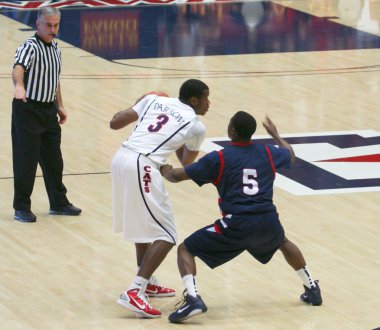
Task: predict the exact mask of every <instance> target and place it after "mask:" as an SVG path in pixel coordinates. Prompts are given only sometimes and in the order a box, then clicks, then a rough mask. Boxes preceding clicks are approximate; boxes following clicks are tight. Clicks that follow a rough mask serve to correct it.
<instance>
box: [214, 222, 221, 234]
mask: <svg viewBox="0 0 380 330" xmlns="http://www.w3.org/2000/svg"><path fill="white" fill-rule="evenodd" d="M214 229H215V232H216V233H217V234H219V235H222V231H221V230H220V229H219V227H218V225H217V224H216V222H215V223H214Z"/></svg>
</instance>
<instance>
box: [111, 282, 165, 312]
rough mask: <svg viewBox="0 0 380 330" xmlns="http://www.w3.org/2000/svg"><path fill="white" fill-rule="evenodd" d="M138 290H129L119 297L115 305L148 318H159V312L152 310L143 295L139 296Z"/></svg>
mask: <svg viewBox="0 0 380 330" xmlns="http://www.w3.org/2000/svg"><path fill="white" fill-rule="evenodd" d="M139 291H140V289H131V290H128V291H125V292H124V293H122V294H121V295H120V298H119V299H118V300H117V303H118V304H119V305H121V306H123V307H126V308H128V309H129V310H131V311H133V312H135V313H137V314H140V315H142V316H144V317H148V318H158V317H161V312H160V311H159V310H157V309H154V308H152V307H151V306H150V305H149V303H148V301H147V300H146V296H145V295H139Z"/></svg>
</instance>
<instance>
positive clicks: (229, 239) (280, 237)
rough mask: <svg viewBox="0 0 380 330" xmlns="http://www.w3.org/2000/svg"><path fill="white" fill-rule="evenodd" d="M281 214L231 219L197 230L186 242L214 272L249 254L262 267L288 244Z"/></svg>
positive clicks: (224, 219)
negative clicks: (284, 243)
mask: <svg viewBox="0 0 380 330" xmlns="http://www.w3.org/2000/svg"><path fill="white" fill-rule="evenodd" d="M284 238H285V234H284V229H283V227H282V225H281V223H280V220H279V218H278V213H277V212H276V211H274V212H267V213H259V214H249V215H246V214H245V215H238V216H237V215H233V216H231V215H227V216H225V217H223V218H222V219H218V220H216V221H215V223H214V224H212V225H209V226H206V227H204V228H202V229H199V230H197V231H196V232H194V233H193V234H191V235H190V236H189V237H187V238H186V239H185V241H184V244H185V246H186V248H187V250H188V251H189V252H190V253H191V254H192V255H193V256H195V257H198V258H199V259H201V260H202V261H203V262H205V263H206V264H207V265H208V266H209V267H210V268H215V267H218V266H220V265H222V264H224V263H226V262H227V261H230V260H232V259H233V258H235V257H237V256H238V255H239V254H240V253H242V252H244V251H248V252H249V253H250V254H251V255H252V256H253V257H255V258H256V259H257V260H258V261H259V262H261V263H262V264H266V263H268V262H269V260H271V259H272V257H273V255H274V254H275V252H276V251H277V250H278V248H279V247H280V245H281V244H282V242H283V241H284Z"/></svg>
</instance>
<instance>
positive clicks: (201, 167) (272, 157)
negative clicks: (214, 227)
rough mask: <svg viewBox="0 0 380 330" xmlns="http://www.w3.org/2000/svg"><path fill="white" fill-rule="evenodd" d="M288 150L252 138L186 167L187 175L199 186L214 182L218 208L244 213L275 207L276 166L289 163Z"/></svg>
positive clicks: (223, 210)
mask: <svg viewBox="0 0 380 330" xmlns="http://www.w3.org/2000/svg"><path fill="white" fill-rule="evenodd" d="M290 161H291V155H290V151H289V150H288V149H285V148H277V147H276V146H274V145H262V144H256V143H253V142H248V143H231V144H230V145H228V146H226V147H225V148H224V149H222V150H219V151H213V152H210V153H209V154H207V155H205V156H204V157H202V158H200V159H199V160H198V162H196V163H193V164H191V165H188V166H186V167H185V171H186V173H187V174H188V175H189V177H190V178H191V179H192V180H193V181H194V182H195V183H197V184H198V185H199V186H202V185H203V184H206V183H212V184H214V185H215V186H216V188H217V190H218V193H219V197H220V204H219V207H220V209H221V211H222V212H223V213H225V214H247V213H258V212H267V211H273V210H276V207H275V206H274V205H273V181H274V179H275V175H276V169H277V168H280V167H284V166H288V165H289V164H290Z"/></svg>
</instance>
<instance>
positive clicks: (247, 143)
mask: <svg viewBox="0 0 380 330" xmlns="http://www.w3.org/2000/svg"><path fill="white" fill-rule="evenodd" d="M252 143H253V142H252V141H245V142H231V145H232V146H247V145H249V144H252Z"/></svg>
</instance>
